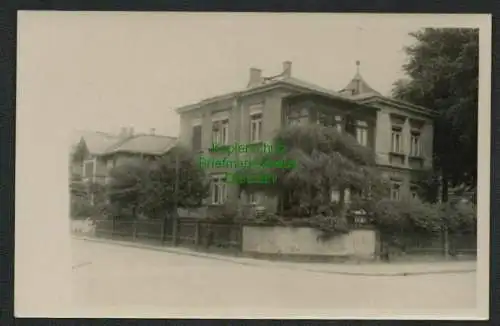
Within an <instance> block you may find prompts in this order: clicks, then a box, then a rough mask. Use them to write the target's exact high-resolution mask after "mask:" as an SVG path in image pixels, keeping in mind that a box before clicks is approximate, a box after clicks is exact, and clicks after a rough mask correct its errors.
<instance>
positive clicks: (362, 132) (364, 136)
mask: <svg viewBox="0 0 500 326" xmlns="http://www.w3.org/2000/svg"><path fill="white" fill-rule="evenodd" d="M356 140H357V141H358V143H360V144H361V145H363V146H366V145H367V144H368V130H367V128H366V127H362V126H358V127H357V128H356Z"/></svg>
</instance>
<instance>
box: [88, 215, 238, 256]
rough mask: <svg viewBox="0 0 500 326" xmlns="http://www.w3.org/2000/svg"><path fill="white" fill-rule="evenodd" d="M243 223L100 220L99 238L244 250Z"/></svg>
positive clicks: (96, 232) (182, 219)
mask: <svg viewBox="0 0 500 326" xmlns="http://www.w3.org/2000/svg"><path fill="white" fill-rule="evenodd" d="M241 233H242V226H241V225H240V224H236V223H232V224H228V223H226V224H224V223H217V222H208V221H201V220H198V219H196V218H178V219H176V220H172V219H165V220H115V221H113V220H96V221H95V236H96V237H100V238H111V239H116V240H130V241H141V242H144V241H146V242H147V241H152V242H159V243H161V244H169V245H179V246H185V247H196V248H206V249H210V248H219V249H230V250H233V251H239V250H241Z"/></svg>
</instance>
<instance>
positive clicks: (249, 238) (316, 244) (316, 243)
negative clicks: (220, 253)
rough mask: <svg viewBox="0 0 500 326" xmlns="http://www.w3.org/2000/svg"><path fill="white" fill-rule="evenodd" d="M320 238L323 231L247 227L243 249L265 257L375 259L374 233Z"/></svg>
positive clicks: (356, 231)
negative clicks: (293, 256)
mask: <svg viewBox="0 0 500 326" xmlns="http://www.w3.org/2000/svg"><path fill="white" fill-rule="evenodd" d="M320 236H321V232H320V231H318V230H315V229H313V228H309V227H283V226H244V227H243V244H242V249H243V252H244V253H245V252H246V253H255V254H265V255H273V254H274V255H287V256H291V255H297V256H332V257H345V258H359V259H375V257H376V255H375V253H376V245H377V241H376V231H374V230H371V229H359V230H352V231H350V232H349V233H347V234H344V235H337V236H334V237H332V238H330V239H326V240H324V239H321V238H320Z"/></svg>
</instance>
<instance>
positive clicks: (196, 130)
mask: <svg viewBox="0 0 500 326" xmlns="http://www.w3.org/2000/svg"><path fill="white" fill-rule="evenodd" d="M191 146H192V148H193V150H194V151H199V150H201V125H199V126H193V134H192V138H191Z"/></svg>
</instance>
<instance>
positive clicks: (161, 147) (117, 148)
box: [105, 134, 177, 155]
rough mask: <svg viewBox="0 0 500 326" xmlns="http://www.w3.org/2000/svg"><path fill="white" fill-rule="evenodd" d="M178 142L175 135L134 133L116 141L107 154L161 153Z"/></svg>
mask: <svg viewBox="0 0 500 326" xmlns="http://www.w3.org/2000/svg"><path fill="white" fill-rule="evenodd" d="M176 142H177V138H175V137H169V136H160V135H146V134H142V135H134V136H131V137H129V138H127V139H125V140H123V141H120V142H118V143H115V144H114V145H113V146H111V147H109V148H108V149H107V150H106V152H105V154H112V153H120V152H126V153H142V154H151V155H160V154H163V153H165V152H167V151H168V150H170V149H171V148H172V147H173V146H175V144H176Z"/></svg>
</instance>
